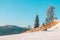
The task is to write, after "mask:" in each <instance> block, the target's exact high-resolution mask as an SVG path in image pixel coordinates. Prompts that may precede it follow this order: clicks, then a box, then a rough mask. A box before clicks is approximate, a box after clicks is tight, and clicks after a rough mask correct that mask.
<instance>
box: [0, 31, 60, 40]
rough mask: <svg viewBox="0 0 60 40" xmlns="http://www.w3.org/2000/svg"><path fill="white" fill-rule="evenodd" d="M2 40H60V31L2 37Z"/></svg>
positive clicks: (0, 38)
mask: <svg viewBox="0 0 60 40" xmlns="http://www.w3.org/2000/svg"><path fill="white" fill-rule="evenodd" d="M0 40H60V31H54V32H47V31H38V32H32V33H22V34H16V35H8V36H0Z"/></svg>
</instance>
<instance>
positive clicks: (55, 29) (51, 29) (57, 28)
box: [48, 21, 60, 31]
mask: <svg viewBox="0 0 60 40" xmlns="http://www.w3.org/2000/svg"><path fill="white" fill-rule="evenodd" d="M59 30H60V21H59V23H58V24H56V25H55V26H53V27H52V28H49V29H48V31H59Z"/></svg>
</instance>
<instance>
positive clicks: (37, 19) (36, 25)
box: [34, 15, 39, 28]
mask: <svg viewBox="0 0 60 40" xmlns="http://www.w3.org/2000/svg"><path fill="white" fill-rule="evenodd" d="M37 27H39V18H38V15H36V18H35V23H34V28H37Z"/></svg>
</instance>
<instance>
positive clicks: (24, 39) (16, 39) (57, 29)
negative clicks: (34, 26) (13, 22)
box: [0, 22, 60, 40]
mask: <svg viewBox="0 0 60 40" xmlns="http://www.w3.org/2000/svg"><path fill="white" fill-rule="evenodd" d="M50 30H51V31H50ZM53 30H54V31H53ZM0 40H60V22H59V23H58V24H57V25H55V26H53V27H52V28H50V29H48V30H47V31H37V32H31V33H22V34H16V35H6V36H0Z"/></svg>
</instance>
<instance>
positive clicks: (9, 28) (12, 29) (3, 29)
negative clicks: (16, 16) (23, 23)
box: [0, 25, 28, 35]
mask: <svg viewBox="0 0 60 40" xmlns="http://www.w3.org/2000/svg"><path fill="white" fill-rule="evenodd" d="M26 30H28V29H26V28H23V27H18V26H14V25H5V26H0V35H11V34H19V33H22V32H25V31H26Z"/></svg>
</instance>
